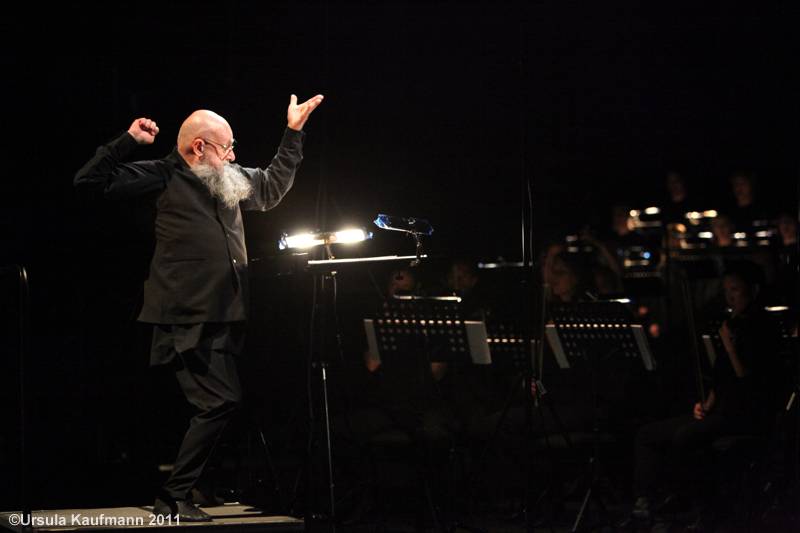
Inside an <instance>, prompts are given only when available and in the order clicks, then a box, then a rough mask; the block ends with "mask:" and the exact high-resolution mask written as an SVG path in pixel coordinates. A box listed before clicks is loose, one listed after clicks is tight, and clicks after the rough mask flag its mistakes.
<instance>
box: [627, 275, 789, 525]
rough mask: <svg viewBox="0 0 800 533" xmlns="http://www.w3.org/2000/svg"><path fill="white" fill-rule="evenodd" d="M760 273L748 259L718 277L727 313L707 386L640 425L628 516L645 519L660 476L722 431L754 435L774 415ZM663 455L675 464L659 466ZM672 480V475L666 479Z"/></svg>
mask: <svg viewBox="0 0 800 533" xmlns="http://www.w3.org/2000/svg"><path fill="white" fill-rule="evenodd" d="M759 274H760V272H759V271H758V268H757V267H756V266H755V265H753V264H752V263H745V264H741V265H738V266H734V267H732V268H731V269H729V270H728V271H727V272H726V273H725V275H724V276H723V291H724V296H725V301H726V303H727V305H728V307H729V308H730V312H731V314H730V316H729V318H727V320H725V321H724V322H723V323H722V326H721V327H720V328H719V337H720V340H721V341H722V345H723V346H724V353H721V354H719V355H718V356H717V358H716V361H715V364H714V369H713V387H712V388H711V390H710V391H708V394H707V396H706V398H705V399H704V400H703V399H701V400H700V401H698V402H697V403H695V405H694V409H693V410H692V412H691V413H687V414H685V415H681V416H678V417H675V418H670V419H667V420H662V421H658V422H653V423H650V424H647V425H645V426H643V427H642V428H641V429H640V430H639V432H638V434H637V436H636V442H635V468H634V482H635V491H636V496H637V499H636V503H635V505H634V510H633V513H632V515H633V517H634V518H636V519H643V520H649V519H650V518H651V517H652V508H653V505H652V502H653V499H654V497H655V496H656V494H655V491H656V489H657V488H658V487H663V485H664V483H663V476H664V475H665V474H666V472H668V471H673V472H674V471H676V470H680V469H681V467H683V468H685V467H686V466H687V464H688V463H690V462H691V460H692V459H693V458H694V457H695V456H696V453H695V452H697V451H699V450H702V449H704V448H705V447H707V446H709V445H710V444H711V443H712V442H714V441H715V440H716V439H718V438H719V437H721V436H724V435H759V434H763V433H764V432H765V431H767V430H768V425H769V421H770V420H771V419H772V418H774V417H773V416H772V415H773V412H774V407H775V406H774V405H773V402H772V400H771V393H770V391H771V384H772V383H774V375H773V374H774V371H775V369H777V363H776V354H777V351H778V348H777V343H778V341H779V338H780V334H779V331H778V330H777V329H776V327H775V326H774V325H773V323H772V321H771V320H769V319H768V317H767V313H766V312H765V311H764V310H763V306H761V305H759V303H758V302H759V299H758V295H759V287H760V275H759ZM668 460H672V461H673V462H674V464H672V465H671V466H673V467H679V468H670V469H667V468H665V467H666V466H667V462H668ZM671 481H672V480H671Z"/></svg>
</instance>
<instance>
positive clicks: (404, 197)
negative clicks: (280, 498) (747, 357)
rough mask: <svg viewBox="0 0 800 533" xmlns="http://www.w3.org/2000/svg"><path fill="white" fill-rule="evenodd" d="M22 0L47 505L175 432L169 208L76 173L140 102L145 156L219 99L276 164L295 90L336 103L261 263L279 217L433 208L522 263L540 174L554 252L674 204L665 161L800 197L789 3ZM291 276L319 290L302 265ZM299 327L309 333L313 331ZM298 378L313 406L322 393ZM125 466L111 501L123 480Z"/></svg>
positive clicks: (437, 246)
mask: <svg viewBox="0 0 800 533" xmlns="http://www.w3.org/2000/svg"><path fill="white" fill-rule="evenodd" d="M21 7H22V11H19V12H17V14H15V15H13V16H11V15H8V16H6V17H4V21H3V23H2V25H3V36H4V37H3V53H2V57H3V69H4V71H5V73H6V75H5V76H4V80H3V84H4V86H5V89H4V93H5V95H6V98H5V101H4V104H5V105H4V115H5V116H6V121H5V124H4V127H3V130H4V132H3V138H4V141H3V147H2V149H3V151H4V153H5V154H6V157H5V158H4V160H5V163H6V170H7V173H5V174H4V177H3V187H4V189H5V194H3V195H2V215H0V222H2V239H3V249H2V252H1V253H0V258H1V259H2V262H3V263H23V264H25V265H26V266H27V267H28V269H29V271H30V274H31V279H32V291H33V302H34V323H33V324H34V338H35V344H34V349H33V353H32V355H31V357H32V358H33V359H34V362H33V363H32V365H31V366H30V367H29V371H30V372H33V373H34V374H33V376H32V377H33V378H35V382H34V385H35V388H36V394H37V400H36V401H35V402H34V403H35V404H36V405H35V409H36V411H35V414H36V416H37V420H38V421H39V423H38V429H37V430H36V431H37V433H36V436H37V437H38V438H37V439H36V440H37V442H39V443H41V448H40V449H38V448H37V454H36V461H37V462H38V464H39V469H38V470H37V476H38V478H39V479H40V480H41V479H44V478H48V479H49V478H50V476H57V475H58V474H59V473H60V476H57V477H59V479H61V480H62V481H59V482H58V483H56V484H55V485H54V486H50V485H47V484H42V483H38V484H37V489H36V490H37V491H38V492H37V493H36V494H37V495H38V497H39V501H40V502H41V504H42V505H46V504H51V505H55V503H56V502H58V501H59V499H58V497H59V496H61V497H62V499H61V500H60V501H65V502H70V503H74V504H79V503H83V504H88V503H91V502H88V501H86V500H87V499H89V496H88V494H90V493H91V492H81V491H75V492H69V490H68V488H65V487H68V486H69V483H75V484H76V485H78V486H80V485H81V482H79V481H72V482H69V483H68V482H67V481H63V480H64V479H67V478H69V477H70V476H72V477H74V476H76V475H78V474H77V472H84V474H85V475H86V476H89V477H88V479H89V480H90V481H89V482H88V483H89V484H95V485H96V484H97V483H99V482H98V479H100V478H102V476H100V475H98V474H97V473H96V472H95V474H92V473H91V472H92V470H91V469H89V468H88V467H86V465H89V464H95V465H96V464H105V463H104V461H105V459H103V458H102V457H101V456H103V454H104V453H108V454H109V455H114V453H112V452H109V451H108V450H109V449H111V448H113V442H114V439H115V438H116V440H117V441H120V442H123V443H125V446H124V447H127V448H131V446H132V448H133V449H139V448H141V449H144V448H147V445H146V444H142V443H139V444H134V445H131V444H130V442H132V441H136V439H140V440H142V439H143V440H147V439H153V440H154V441H158V438H157V435H156V436H150V437H146V438H145V437H141V435H142V434H144V433H145V432H147V431H149V429H148V428H149V425H148V424H150V423H151V422H152V420H153V419H154V418H158V417H159V416H163V413H162V414H161V415H157V416H154V415H153V406H151V405H148V404H147V403H146V402H145V403H142V401H143V397H152V396H153V395H154V394H156V392H155V391H157V390H160V389H159V385H158V382H157V381H156V382H155V383H156V384H155V385H154V384H153V383H154V380H153V379H152V377H151V376H150V375H149V374H148V373H147V371H146V354H147V333H146V331H144V330H143V329H142V328H141V327H140V326H137V325H136V324H135V323H134V322H133V317H135V315H136V310H137V305H138V298H139V290H140V287H141V279H143V276H144V275H145V273H146V266H147V261H148V258H149V256H148V254H149V251H150V247H151V246H152V236H151V234H150V231H149V229H150V226H149V224H150V223H151V216H152V208H151V207H150V205H149V204H148V202H147V201H146V199H143V200H142V201H141V202H134V203H126V204H118V205H108V204H97V203H92V202H86V201H83V200H81V199H78V198H76V197H75V194H74V191H73V189H72V176H73V175H74V173H75V171H76V170H77V169H78V168H80V166H81V165H82V164H83V163H84V162H85V161H86V160H87V159H88V158H89V157H90V156H91V154H92V153H93V151H94V149H95V148H96V147H97V146H98V145H99V144H102V143H104V142H106V141H108V140H110V139H111V138H113V137H114V136H116V135H118V134H119V133H121V132H122V131H124V130H126V129H127V127H128V126H129V125H130V123H131V122H132V120H133V119H134V118H137V117H150V118H152V119H155V120H156V121H158V124H159V126H160V128H161V133H160V134H159V136H158V138H157V140H156V142H155V144H154V146H152V147H146V148H141V151H140V153H139V154H138V155H139V156H140V157H141V158H157V157H161V156H163V155H165V154H166V153H168V152H169V151H170V150H171V148H172V146H173V145H174V142H175V138H176V135H177V130H178V127H179V125H180V123H181V122H182V120H183V119H184V118H185V117H186V116H187V115H188V114H189V113H191V112H192V111H193V110H195V109H198V108H207V109H212V110H214V111H216V112H218V113H220V114H221V115H223V116H225V117H226V118H227V119H228V121H229V122H230V124H231V126H232V127H233V130H234V135H235V137H236V138H237V140H238V141H239V143H240V145H239V146H240V148H239V149H237V153H236V155H237V160H238V161H239V162H241V163H242V164H244V165H246V166H256V165H258V166H264V165H266V164H267V163H268V161H269V159H270V158H271V157H272V155H273V153H274V149H275V147H276V146H277V143H278V141H279V139H280V135H281V132H282V129H283V127H284V125H285V112H286V105H287V103H288V99H289V94H291V93H295V94H297V95H298V96H299V97H300V99H301V100H304V99H305V98H308V97H310V96H312V95H314V94H316V93H322V94H324V95H325V97H326V99H325V101H324V103H323V104H322V106H321V107H320V108H319V109H318V110H317V111H315V112H314V114H313V115H312V117H311V119H310V121H309V123H308V124H307V127H306V131H307V133H308V136H307V142H306V146H305V154H306V159H305V161H304V163H303V166H302V168H301V170H300V172H299V174H298V176H297V180H296V185H295V187H294V189H293V190H292V191H291V193H290V194H289V195H288V196H287V197H286V199H285V200H284V201H283V202H282V204H281V205H280V206H278V207H277V208H276V209H274V210H272V211H270V212H269V213H266V214H261V213H259V214H251V215H247V216H246V219H245V222H246V231H247V236H248V247H249V250H250V255H251V259H262V260H263V261H264V263H265V262H267V259H268V258H269V256H271V255H274V254H275V253H276V248H277V246H276V243H277V239H278V236H279V235H280V233H281V232H282V231H293V230H296V229H300V228H313V227H318V228H321V229H337V228H339V227H340V226H342V225H345V224H355V225H358V226H364V227H369V226H371V221H372V220H373V219H374V218H375V215H376V214H377V213H390V214H398V215H410V216H419V217H424V218H427V219H429V220H430V221H431V223H432V225H433V226H434V227H435V229H436V231H435V233H434V235H433V237H432V238H431V239H430V240H429V242H428V246H429V249H430V250H431V251H434V252H445V253H454V254H460V255H464V254H467V255H472V256H475V257H481V258H487V259H492V258H496V257H498V256H503V257H506V258H508V259H518V258H519V257H520V256H521V251H520V213H521V210H522V208H523V196H524V195H523V191H524V186H523V183H524V182H525V180H528V181H529V182H530V183H531V187H532V190H533V195H532V197H533V206H534V214H535V232H536V233H535V237H536V241H537V242H538V243H543V242H545V241H546V240H548V239H552V238H555V237H556V236H558V235H560V234H561V233H563V232H564V231H565V230H568V229H577V228H579V227H580V226H582V225H583V224H584V223H591V224H593V225H594V226H595V227H598V228H599V227H603V226H604V225H605V224H606V223H607V221H608V218H609V215H608V213H609V208H610V206H611V205H612V204H614V203H624V204H628V205H632V206H645V205H651V204H655V203H658V202H659V201H660V200H661V199H662V198H663V179H664V175H665V173H666V171H667V170H669V169H678V170H680V171H682V172H683V173H684V174H685V175H686V177H687V178H688V180H689V184H690V188H691V190H692V192H693V194H695V195H696V196H700V197H702V198H703V199H704V201H705V203H706V204H707V205H708V206H709V207H716V206H719V205H722V204H723V203H725V202H727V201H728V200H729V196H728V186H727V180H728V177H729V176H730V174H731V173H732V172H733V171H735V170H737V169H741V168H747V169H752V170H754V171H755V172H756V173H757V174H758V176H759V185H760V190H759V194H761V195H762V197H765V198H767V199H768V200H769V201H770V203H771V204H772V205H773V206H774V207H775V208H776V209H777V208H783V209H790V210H792V211H794V210H796V206H797V203H796V193H797V157H796V150H797V148H796V147H797V133H796V132H797V125H798V121H797V118H798V113H797V111H798V98H797V94H798V93H797V84H796V81H797V80H796V72H797V68H796V61H794V59H795V52H794V49H795V47H794V46H792V44H793V39H792V38H791V37H792V33H793V32H794V31H796V21H797V17H796V15H797V13H796V11H795V9H794V8H792V7H790V4H789V3H786V4H785V5H782V4H778V3H775V4H772V3H770V4H763V3H759V4H758V5H756V4H753V5H752V6H751V7H749V8H745V9H741V10H736V9H734V8H733V7H732V5H731V4H727V3H712V4H707V3H704V6H703V7H699V6H697V5H693V6H691V7H688V8H685V9H683V8H679V7H677V6H676V5H675V4H659V5H658V6H654V5H651V3H634V2H631V3H625V2H622V3H612V4H609V3H596V2H595V3H588V2H587V3H579V2H516V3H511V2H509V3H506V2H492V3H462V2H432V3H404V2H386V3H380V2H364V3H337V2H328V3H314V2H253V3H246V2H214V3H203V2H192V3H185V2H178V3H169V4H167V3H146V2H137V3H114V4H107V5H102V6H90V5H88V4H82V3H77V2H66V3H59V4H58V5H55V6H44V5H43V4H42V5H38V6H37V5H26V6H21ZM373 230H374V231H375V234H376V235H375V239H374V240H373V241H372V242H371V243H369V244H368V245H365V246H363V247H362V248H361V249H359V250H358V251H357V252H352V253H355V254H356V255H361V254H363V255H378V254H382V253H400V254H406V253H412V251H413V244H412V243H411V242H409V241H407V240H405V239H402V238H396V237H395V236H394V235H388V234H386V232H381V231H380V230H378V229H377V228H374V226H373ZM262 264H263V263H262ZM253 266H254V269H255V270H258V269H259V266H258V261H254V263H253ZM255 275H256V280H258V276H259V275H263V276H264V279H268V278H269V276H268V275H267V274H266V273H262V274H259V272H255ZM292 283H295V284H296V286H297V287H300V288H299V289H298V291H300V293H302V294H303V295H304V296H303V297H304V298H305V297H306V296H307V294H306V292H303V291H304V290H305V289H302V282H301V281H294V282H292ZM271 284H272V283H271V282H269V281H265V282H263V283H261V284H260V285H259V283H258V281H257V282H256V284H255V287H254V294H253V298H254V306H255V308H256V309H259V310H263V312H264V313H265V315H259V318H258V319H257V320H258V321H259V324H266V325H270V323H269V322H268V321H267V320H266V319H265V318H264V316H271V315H269V313H273V314H275V313H277V312H276V311H275V310H276V309H278V310H280V309H287V308H290V309H294V308H295V307H297V308H298V309H297V313H298V316H302V309H301V308H302V306H301V305H299V304H297V305H295V304H294V303H289V301H288V300H287V299H291V298H292V294H293V290H294V289H293V288H292V287H295V285H292V284H291V283H290V284H288V285H287V284H283V285H282V286H281V287H280V289H281V290H279V291H277V292H276V291H275V290H273V291H272V292H270V289H269V287H270V285H271ZM8 301H10V302H13V298H10V299H9V300H8ZM9 307H13V305H12V306H9ZM273 318H274V317H273ZM284 318H285V317H284ZM286 320H287V322H288V323H291V321H289V320H288V319H286ZM7 324H11V325H10V326H9V325H7V326H6V327H5V329H6V330H9V331H4V333H6V338H8V339H10V340H9V341H8V342H6V346H8V347H11V348H12V349H11V350H9V351H8V353H9V354H14V352H15V350H13V348H14V346H15V344H14V342H15V341H13V334H11V333H12V332H13V322H8V321H7ZM272 325H274V324H272ZM294 327H296V328H297V330H298V336H300V333H299V332H300V331H302V330H303V329H302V328H303V327H304V326H300V325H297V324H294ZM255 338H256V339H258V338H259V334H256V335H255ZM289 345H290V349H289V350H288V351H291V350H292V349H294V347H293V346H292V343H291V342H289ZM260 350H261V348H260V347H258V346H257V347H256V348H252V349H251V351H252V352H254V353H258V352H260ZM120 354H128V355H127V356H125V357H122V356H120ZM287 357H288V356H287ZM5 361H6V363H5V364H6V365H7V369H6V370H8V372H6V374H5V375H6V376H7V378H6V380H7V385H8V386H7V387H5V388H4V389H5V390H6V393H5V394H6V400H7V401H5V402H4V404H5V405H6V406H7V408H6V412H5V413H4V414H5V416H6V419H8V420H14V419H15V417H16V416H17V414H16V413H17V412H16V410H15V406H16V403H15V402H16V396H15V394H14V393H15V391H16V387H15V382H14V376H15V375H16V374H15V371H16V370H17V367H16V363H14V358H13V357H12V356H9V357H7V358H5ZM299 372H300V371H299ZM300 374H302V372H300ZM164 382H165V383H166V382H168V380H166V379H165V380H164ZM285 388H286V389H290V390H289V391H287V394H289V396H284V398H289V399H287V400H285V401H286V402H288V403H290V404H291V403H292V402H295V401H296V400H295V399H293V397H292V396H291V394H292V393H291V389H292V387H289V386H288V385H287V386H285ZM294 391H295V392H294V394H295V396H300V397H302V394H303V393H302V384H300V385H297V386H296V387H295V389H294ZM150 401H153V402H154V403H156V404H157V405H160V404H158V400H152V398H151V400H150ZM98 405H101V407H97V406H98ZM165 405H172V404H171V403H167V404H165ZM270 405H273V406H274V402H273V403H272V404H270ZM87 406H89V407H88V408H89V411H88V412H87V411H85V409H87ZM121 406H127V407H121ZM92 409H100V411H102V409H106V410H107V411H106V412H101V413H99V414H98V413H97V412H94V411H92ZM170 409H172V407H170ZM156 411H157V410H156ZM108 417H112V418H113V419H116V420H130V419H134V420H136V421H137V422H136V426H135V427H130V426H129V427H126V428H124V429H120V428H117V430H116V431H118V433H119V435H121V436H117V437H112V438H110V439H107V441H103V442H102V443H98V442H97V439H96V438H95V437H94V436H93V435H95V431H94V429H93V428H95V427H96V426H97V425H98V424H100V425H102V423H101V422H98V420H107V419H108ZM126 417H127V418H126ZM131 417H132V418H131ZM150 417H152V418H150ZM175 419H176V420H181V418H180V417H179V416H178V415H175ZM119 425H120V426H122V425H123V424H122V423H120V424H119ZM5 429H6V430H7V431H6V432H5V433H7V434H8V435H13V434H15V432H14V431H13V430H8V429H9V428H5ZM106 433H109V432H106ZM110 433H112V434H113V433H114V432H113V431H111V432H110ZM174 433H175V434H176V435H178V436H179V435H180V428H178V429H177V430H175V431H174ZM87 435H92V436H87ZM132 435H138V437H133V436H132ZM170 438H173V437H170ZM108 440H110V441H111V442H112V444H108ZM167 440H169V439H167ZM15 442H16V441H15V440H14V438H13V436H9V437H8V438H5V439H4V440H3V443H4V449H3V453H4V461H3V464H4V465H6V466H8V465H10V464H16V460H15V459H14V454H15ZM136 442H138V441H136ZM173 444H174V443H173ZM137 446H138V448H137ZM169 446H170V443H169V442H168V443H167V445H165V448H166V449H167V452H165V454H166V455H165V459H166V460H168V459H169V457H168V455H169V453H171V452H170V450H169ZM59 450H60V451H61V452H62V454H66V455H62V456H59V454H58V453H55V452H57V451H59ZM148 459H149V458H148ZM143 463H147V460H145V459H141V462H140V463H136V464H143ZM84 467H86V468H84ZM98 468H99V467H96V469H98ZM101 470H102V469H101ZM86 472H89V473H88V474H86ZM3 477H4V479H13V478H11V477H9V478H6V477H5V476H3ZM60 483H64V484H63V485H62V484H60ZM109 483H111V485H110V488H109V489H108V491H109V492H108V493H106V494H107V495H108V494H109V493H110V494H114V493H120V492H119V487H118V486H117V485H114V484H113V483H112V482H109ZM147 483H149V481H148V482H146V483H144V486H145V487H147V486H148V485H147ZM11 485H13V484H9V486H7V487H6V488H7V489H8V490H9V494H13V492H14V491H13V490H11V489H12V488H13V487H12V486H11ZM44 487H49V488H44ZM95 492H97V491H95ZM144 492H145V491H141V492H139V491H138V489H137V490H132V491H131V493H132V494H134V495H136V497H140V496H141V494H143V493H144ZM67 494H68V495H67ZM82 494H83V495H84V496H81V495H82ZM8 497H9V498H12V499H13V497H14V496H11V495H9V496H8ZM112 499H113V498H112Z"/></svg>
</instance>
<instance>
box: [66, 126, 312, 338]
mask: <svg viewBox="0 0 800 533" xmlns="http://www.w3.org/2000/svg"><path fill="white" fill-rule="evenodd" d="M303 137H304V133H303V132H299V131H295V130H292V129H289V128H287V129H286V131H285V132H284V135H283V140H282V141H281V145H280V147H279V148H278V153H277V155H275V157H274V158H273V160H272V162H271V163H270V165H269V167H267V168H266V169H260V168H244V167H240V166H238V165H237V167H238V168H239V170H241V171H242V173H243V174H244V175H245V176H247V177H248V179H249V180H250V182H251V184H252V185H253V193H252V195H251V196H250V197H249V198H248V199H247V200H244V201H242V202H240V203H239V205H237V206H236V207H235V208H233V209H230V208H228V207H226V206H225V205H224V204H222V203H221V202H218V201H217V200H216V199H215V198H214V197H212V196H211V194H210V193H209V191H208V188H207V187H206V186H205V185H204V184H203V182H202V181H200V179H199V178H198V177H197V176H195V174H194V173H192V171H191V170H190V169H189V166H188V165H187V164H186V162H185V161H184V160H183V158H182V157H181V156H180V155H179V154H178V152H177V150H175V151H173V152H172V153H171V154H169V155H168V156H167V157H164V158H163V159H157V160H151V161H138V162H135V163H124V162H123V161H124V160H126V159H127V158H129V157H130V155H131V154H132V153H133V151H134V150H135V149H136V147H137V146H138V145H137V143H136V141H135V140H134V139H133V137H132V136H131V135H129V134H128V133H127V132H126V133H124V134H123V135H122V136H120V137H119V138H117V139H116V140H114V141H112V142H110V143H109V144H106V145H104V146H101V147H100V148H98V149H97V153H96V154H95V156H94V157H93V158H92V159H91V160H90V161H89V162H88V163H87V164H86V165H84V167H83V168H82V169H81V170H80V171H78V173H77V174H76V176H75V181H74V183H75V186H76V187H97V188H102V190H103V192H104V195H105V196H106V197H107V198H129V197H133V196H137V195H141V194H147V193H152V192H159V191H160V194H159V195H158V200H157V214H156V221H155V232H156V248H155V253H154V254H153V259H152V262H151V263H150V274H149V276H148V279H147V281H146V282H145V287H144V305H143V307H142V312H141V313H140V315H139V320H140V321H142V322H148V323H153V324H197V323H201V322H234V321H241V320H245V319H246V318H247V310H248V283H247V250H246V249H245V241H244V227H243V225H242V213H241V211H242V209H246V210H260V211H266V210H268V209H271V208H273V207H275V206H276V205H277V204H278V203H279V202H280V201H281V199H282V198H283V196H284V195H285V194H286V193H287V192H288V191H289V189H290V188H291V187H292V184H293V182H294V176H295V172H296V171H297V168H298V166H299V165H300V162H301V160H302V158H303V156H302V147H303ZM231 164H234V163H231Z"/></svg>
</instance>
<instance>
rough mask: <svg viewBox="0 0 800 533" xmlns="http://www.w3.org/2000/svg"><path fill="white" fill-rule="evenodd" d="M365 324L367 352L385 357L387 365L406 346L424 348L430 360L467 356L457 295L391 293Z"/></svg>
mask: <svg viewBox="0 0 800 533" xmlns="http://www.w3.org/2000/svg"><path fill="white" fill-rule="evenodd" d="M366 325H367V342H368V344H369V348H370V352H371V355H372V356H373V357H377V358H379V360H383V359H387V360H388V361H389V364H392V363H393V362H394V361H392V359H394V358H396V357H398V356H400V357H402V356H403V355H404V354H405V353H407V352H408V350H410V349H419V348H425V349H427V350H429V351H428V353H429V354H430V359H431V361H439V362H451V361H456V360H458V359H460V358H466V357H468V356H469V355H470V342H469V338H468V336H467V328H466V324H465V321H464V320H462V319H461V298H459V297H457V296H434V297H425V296H394V298H393V299H391V300H388V301H387V302H385V303H384V305H383V308H382V309H381V310H380V312H379V313H378V314H377V316H376V317H375V318H374V319H372V320H371V321H370V320H369V319H368V320H367V322H366Z"/></svg>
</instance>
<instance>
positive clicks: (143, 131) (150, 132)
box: [128, 118, 158, 144]
mask: <svg viewBox="0 0 800 533" xmlns="http://www.w3.org/2000/svg"><path fill="white" fill-rule="evenodd" d="M128 133H130V134H131V137H133V138H134V139H135V140H136V142H137V143H139V144H153V141H155V140H156V135H158V126H157V125H156V122H155V121H154V120H150V119H149V118H137V119H136V120H134V121H133V124H131V127H130V128H128Z"/></svg>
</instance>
